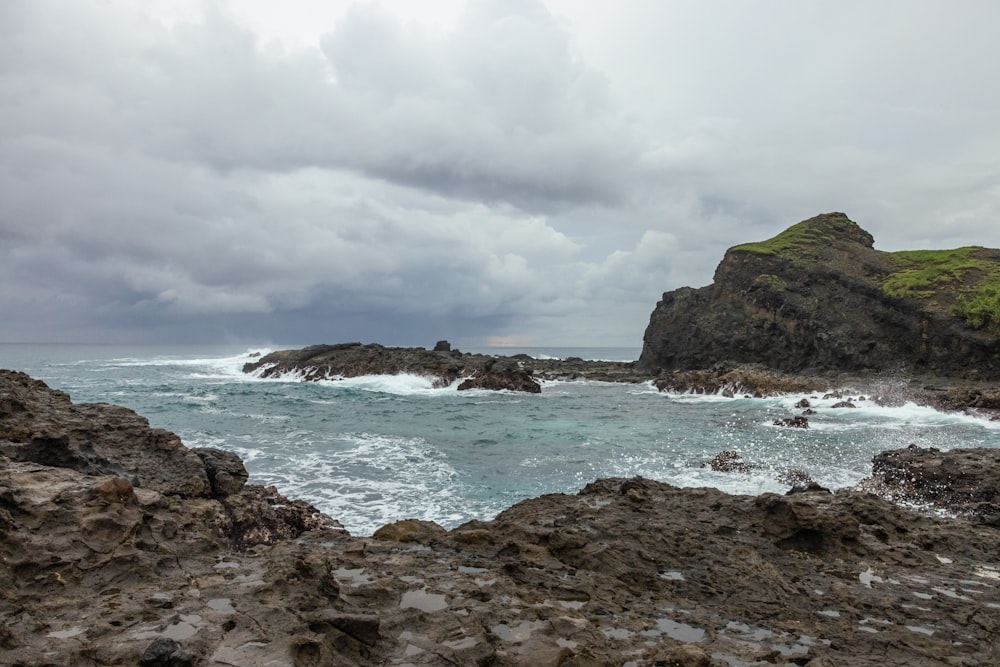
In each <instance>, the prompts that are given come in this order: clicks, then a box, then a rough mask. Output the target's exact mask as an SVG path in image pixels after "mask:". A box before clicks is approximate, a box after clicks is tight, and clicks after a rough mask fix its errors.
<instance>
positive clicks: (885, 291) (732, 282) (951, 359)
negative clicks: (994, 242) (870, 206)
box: [638, 213, 1000, 380]
mask: <svg viewBox="0 0 1000 667" xmlns="http://www.w3.org/2000/svg"><path fill="white" fill-rule="evenodd" d="M873 244H874V240H873V238H872V236H871V235H870V234H869V233H868V232H866V231H864V230H863V229H861V228H860V227H859V226H858V225H857V224H856V223H854V222H853V221H851V220H849V219H848V218H847V216H846V215H844V214H843V213H829V214H825V215H820V216H817V217H815V218H811V219H809V220H806V221H804V222H801V223H799V224H797V225H794V226H793V227H791V228H789V229H788V230H786V231H785V232H783V233H781V234H779V235H778V236H776V237H774V238H773V239H770V240H768V241H764V242H761V243H748V244H744V245H741V246H736V247H733V248H730V249H729V250H728V251H727V252H726V255H725V257H724V258H723V260H722V262H721V263H720V264H719V266H718V268H717V269H716V272H715V278H714V282H713V283H712V284H711V285H709V286H707V287H702V288H700V289H692V288H689V287H685V288H681V289H677V290H674V291H672V292H667V293H665V294H664V295H663V299H662V300H661V301H660V302H659V303H658V304H657V305H656V308H655V309H654V311H653V313H652V315H651V316H650V321H649V325H648V327H647V328H646V332H645V335H644V338H643V351H642V355H641V357H640V359H639V363H638V367H639V370H642V371H646V372H649V373H653V374H658V373H661V372H667V371H671V370H676V369H680V370H692V369H705V368H710V367H711V366H712V365H713V364H715V363H717V362H719V361H731V362H736V363H743V364H746V363H757V364H763V365H765V366H766V367H768V368H772V369H777V370H781V371H786V372H793V373H800V372H817V373H818V372H825V371H838V372H845V371H846V372H861V371H872V370H875V371H899V370H901V369H902V370H903V371H905V372H912V373H936V374H941V375H964V376H967V377H970V378H975V379H979V380H984V379H998V378H1000V338H998V333H1000V250H990V249H985V248H959V249H956V250H949V251H916V252H896V253H889V252H882V251H879V250H875V249H874V247H873Z"/></svg>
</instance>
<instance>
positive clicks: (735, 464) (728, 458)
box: [702, 450, 750, 473]
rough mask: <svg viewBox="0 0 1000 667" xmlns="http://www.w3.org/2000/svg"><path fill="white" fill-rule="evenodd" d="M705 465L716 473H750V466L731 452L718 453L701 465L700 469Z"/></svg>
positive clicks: (735, 453) (738, 454)
mask: <svg viewBox="0 0 1000 667" xmlns="http://www.w3.org/2000/svg"><path fill="white" fill-rule="evenodd" d="M706 465H707V466H708V467H709V468H711V469H712V470H714V471H716V472H742V473H748V472H750V466H749V465H747V462H746V461H744V460H743V456H742V455H741V454H740V453H739V452H734V451H731V450H727V451H724V452H719V453H718V454H716V455H715V456H713V457H712V460H711V461H709V462H708V463H703V464H702V467H703V468H704V467H705V466H706Z"/></svg>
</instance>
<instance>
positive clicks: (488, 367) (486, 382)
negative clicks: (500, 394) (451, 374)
mask: <svg viewBox="0 0 1000 667" xmlns="http://www.w3.org/2000/svg"><path fill="white" fill-rule="evenodd" d="M467 389H489V390H492V391H501V390H508V391H523V392H527V393H529V394H538V393H541V391H542V387H541V385H539V384H538V383H537V382H536V381H535V380H534V378H532V377H531V373H530V372H529V371H528V370H526V369H524V368H523V367H522V366H521V365H519V362H511V361H506V362H500V363H498V362H495V361H491V362H487V363H486V364H485V365H484V366H483V370H482V371H480V372H477V373H476V374H475V375H474V376H473V377H471V378H469V379H467V380H465V381H463V382H462V383H461V384H459V385H458V390H459V391H465V390H467Z"/></svg>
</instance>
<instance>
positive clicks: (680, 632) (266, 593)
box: [0, 371, 1000, 667]
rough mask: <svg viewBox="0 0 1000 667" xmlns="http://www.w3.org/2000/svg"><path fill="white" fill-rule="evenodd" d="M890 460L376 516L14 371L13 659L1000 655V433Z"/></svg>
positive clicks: (5, 616) (993, 660) (495, 660)
mask: <svg viewBox="0 0 1000 667" xmlns="http://www.w3.org/2000/svg"><path fill="white" fill-rule="evenodd" d="M874 471H875V473H874V475H873V477H872V478H871V479H870V480H867V481H866V483H865V484H864V485H863V488H860V489H855V490H840V491H837V492H836V493H830V492H829V491H827V490H825V489H821V488H818V487H815V486H811V487H810V486H803V487H800V488H796V489H793V491H792V492H790V493H789V494H788V495H776V494H770V493H768V494H763V495H760V496H756V497H754V496H732V495H726V494H724V493H721V492H719V491H716V490H713V489H680V488H676V487H673V486H670V485H667V484H663V483H659V482H655V481H652V480H648V479H642V478H632V479H604V480H598V481H595V482H593V483H591V484H589V485H587V486H586V487H585V488H584V489H583V490H581V491H580V492H579V493H578V494H575V495H565V494H553V495H546V496H542V497H539V498H534V499H531V500H526V501H524V502H521V503H518V504H516V505H514V506H513V507H511V508H510V509H508V510H506V511H504V512H502V513H501V514H500V515H499V516H497V517H496V519H494V520H492V521H471V522H468V523H466V524H464V525H462V526H459V527H457V528H455V529H453V530H451V531H445V530H444V529H443V528H441V527H440V526H437V525H436V524H433V523H429V522H420V521H402V522H398V523H396V524H391V525H389V526H386V527H384V528H382V529H380V530H379V531H377V532H376V534H375V535H374V536H373V537H370V538H359V537H352V536H350V535H348V534H347V533H346V532H345V531H344V530H343V529H342V528H341V527H340V526H339V524H338V523H337V522H336V521H335V520H334V519H333V518H330V517H326V516H323V515H322V514H321V513H319V512H318V511H316V509H315V508H313V507H311V506H310V505H308V503H304V502H302V501H295V500H289V499H287V498H284V497H282V496H281V495H280V493H279V492H278V490H277V489H274V488H262V487H257V486H253V485H248V484H246V481H247V476H246V471H245V469H244V468H243V465H242V462H241V461H240V460H239V459H238V457H236V456H235V455H233V454H231V453H228V452H225V451H222V450H211V449H201V450H191V449H188V448H187V447H185V446H184V445H183V443H181V442H180V440H179V439H178V438H177V437H176V436H174V435H173V434H170V433H168V432H166V431H162V430H159V429H152V428H150V427H149V425H148V422H147V421H146V420H145V419H144V418H142V417H141V416H139V415H137V414H135V413H134V412H132V411H130V410H127V409H125V408H120V407H116V406H112V405H107V404H73V403H72V402H71V401H70V398H69V396H67V395H66V394H65V393H63V392H59V391H54V390H52V389H49V388H48V387H47V386H46V385H45V384H44V383H42V382H40V381H37V380H33V379H31V378H30V377H28V376H26V375H24V374H22V373H16V372H12V371H0V650H2V652H0V656H2V660H0V661H2V662H3V664H5V665H17V666H24V667H27V666H41V665H66V664H73V665H124V664H129V665H134V664H139V665H143V666H146V667H155V666H172V667H181V666H195V665H197V666H202V665H206V666H216V665H239V666H254V665H261V666H263V665H301V666H306V665H327V664H337V665H532V666H546V665H553V666H555V665H560V666H583V665H587V666H591V665H634V666H636V667H638V666H644V665H681V666H702V667H704V666H719V667H721V666H724V665H741V666H742V665H755V666H756V665H772V664H795V665H810V666H811V667H829V666H831V665H873V666H874V665H879V666H882V665H911V664H921V665H969V666H972V665H986V664H998V663H1000V647H998V646H997V644H996V641H995V638H996V636H998V634H1000V560H998V557H997V553H998V546H1000V540H998V538H1000V533H998V530H1000V497H998V496H1000V487H998V484H997V480H998V479H1000V451H997V450H952V451H949V452H939V451H936V450H930V449H921V448H918V447H911V448H908V449H903V450H894V451H891V452H886V453H885V454H883V455H880V456H879V457H877V459H876V461H875V465H874ZM890 499H892V500H890ZM893 500H896V501H905V503H907V505H906V506H903V505H901V504H899V503H898V502H893ZM915 507H919V508H921V509H920V510H919V511H918V510H917V509H914V508H915Z"/></svg>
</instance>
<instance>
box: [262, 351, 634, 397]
mask: <svg viewBox="0 0 1000 667" xmlns="http://www.w3.org/2000/svg"><path fill="white" fill-rule="evenodd" d="M442 343H447V341H438V344H437V345H435V349H434V350H425V349H423V348H416V347H385V346H382V345H378V344H376V343H373V344H370V345H362V344H361V343H339V344H336V345H312V346H310V347H305V348H302V349H299V350H280V351H277V352H271V353H270V354H266V355H264V356H262V357H260V358H259V359H256V360H255V361H252V362H248V363H247V364H245V365H244V366H243V372H244V373H252V374H257V375H259V376H260V377H282V376H292V377H297V378H300V379H302V380H306V381H316V380H337V379H343V378H349V377H359V376H362V375H399V374H401V373H409V374H413V375H421V376H425V377H429V378H433V380H434V382H435V385H436V386H438V387H446V386H449V385H451V384H453V383H455V382H459V381H461V383H460V384H459V385H458V387H457V388H458V389H490V390H509V391H523V392H529V393H539V392H540V391H541V386H540V385H539V384H538V382H537V380H536V378H544V379H554V380H562V379H579V378H585V379H589V380H599V381H608V382H642V381H645V380H648V379H650V378H649V376H648V375H647V374H644V373H637V372H636V370H635V364H634V363H633V362H620V361H585V360H583V359H579V358H569V359H566V360H565V361H564V360H561V359H533V358H531V357H529V356H528V355H517V356H514V357H498V356H493V355H484V354H462V353H461V352H458V351H457V350H451V349H450V344H448V345H447V347H448V348H449V349H447V350H446V349H445V347H446V346H445V345H443V344H442Z"/></svg>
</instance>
